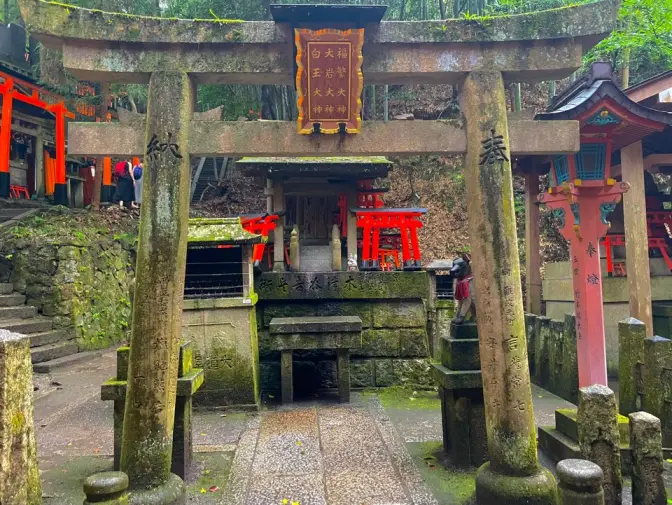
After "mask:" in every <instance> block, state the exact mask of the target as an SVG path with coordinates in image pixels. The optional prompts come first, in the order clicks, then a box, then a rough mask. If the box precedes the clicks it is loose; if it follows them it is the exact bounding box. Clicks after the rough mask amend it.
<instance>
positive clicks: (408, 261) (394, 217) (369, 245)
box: [350, 207, 427, 270]
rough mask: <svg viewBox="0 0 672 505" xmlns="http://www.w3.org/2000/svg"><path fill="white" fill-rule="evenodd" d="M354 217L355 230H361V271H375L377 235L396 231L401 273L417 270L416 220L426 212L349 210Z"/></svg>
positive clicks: (379, 209) (374, 209)
mask: <svg viewBox="0 0 672 505" xmlns="http://www.w3.org/2000/svg"><path fill="white" fill-rule="evenodd" d="M350 212H352V213H353V214H355V216H357V227H358V228H362V267H361V269H362V270H378V269H379V268H380V265H379V261H378V256H379V253H380V239H381V235H380V232H381V231H382V230H395V229H398V230H399V235H400V238H399V240H400V242H401V251H402V260H403V264H404V270H419V269H420V268H421V261H420V260H421V257H420V244H419V243H418V229H419V228H422V221H421V220H420V217H421V216H422V215H424V214H426V213H427V209H420V208H410V209H403V208H402V209H398V208H385V207H379V208H373V209H362V208H351V209H350Z"/></svg>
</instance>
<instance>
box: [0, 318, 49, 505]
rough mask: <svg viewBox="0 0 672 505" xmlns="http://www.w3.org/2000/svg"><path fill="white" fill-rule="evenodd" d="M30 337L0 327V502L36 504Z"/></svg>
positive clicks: (39, 500)
mask: <svg viewBox="0 0 672 505" xmlns="http://www.w3.org/2000/svg"><path fill="white" fill-rule="evenodd" d="M32 379H33V369H32V366H31V362H30V339H29V338H28V337H26V336H24V335H19V334H17V333H11V332H9V331H6V330H0V503H7V504H16V505H40V504H41V503H42V486H41V483H40V474H39V472H38V468H37V447H36V443H35V432H34V428H33V380H32Z"/></svg>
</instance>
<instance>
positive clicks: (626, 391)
mask: <svg viewBox="0 0 672 505" xmlns="http://www.w3.org/2000/svg"><path fill="white" fill-rule="evenodd" d="M644 340H646V325H645V324H644V323H643V322H641V321H640V320H638V319H635V318H634V317H629V318H627V319H625V320H624V321H621V322H619V323H618V347H619V357H618V379H619V383H618V408H619V411H620V413H621V414H623V415H624V416H627V415H628V414H630V413H631V412H637V411H638V410H640V409H641V408H642V397H641V393H642V365H643V363H644Z"/></svg>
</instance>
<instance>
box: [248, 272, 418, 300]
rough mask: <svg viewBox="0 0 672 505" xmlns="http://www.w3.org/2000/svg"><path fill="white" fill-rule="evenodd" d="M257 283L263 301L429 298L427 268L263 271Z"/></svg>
mask: <svg viewBox="0 0 672 505" xmlns="http://www.w3.org/2000/svg"><path fill="white" fill-rule="evenodd" d="M256 286H257V293H258V294H259V299H260V300H261V301H262V302H265V301H270V300H315V299H337V300H340V299H346V300H367V299H380V300H384V299H389V298H397V299H426V298H427V297H428V296H429V279H428V277H427V273H426V272H330V273H313V272H286V273H275V272H267V273H263V274H262V275H261V277H260V279H259V281H258V282H257V284H256ZM311 286H312V287H311Z"/></svg>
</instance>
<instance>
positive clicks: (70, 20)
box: [19, 0, 618, 44]
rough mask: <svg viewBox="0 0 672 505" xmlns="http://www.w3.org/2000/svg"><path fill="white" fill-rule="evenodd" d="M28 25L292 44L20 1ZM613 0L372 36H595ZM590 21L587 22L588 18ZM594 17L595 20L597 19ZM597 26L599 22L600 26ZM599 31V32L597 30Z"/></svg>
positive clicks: (207, 25) (141, 36) (221, 28)
mask: <svg viewBox="0 0 672 505" xmlns="http://www.w3.org/2000/svg"><path fill="white" fill-rule="evenodd" d="M19 6H20V8H21V14H22V16H23V19H24V20H26V23H27V24H28V29H29V30H30V31H33V32H36V33H44V34H47V35H52V36H56V37H63V38H75V39H89V40H91V39H102V40H109V41H119V42H144V43H170V42H172V43H187V44H204V43H230V42H234V41H235V42H243V43H244V42H258V43H263V44H281V43H289V42H291V40H288V38H289V36H288V35H287V34H286V33H285V32H284V31H283V30H281V29H280V27H276V26H275V24H274V23H272V22H265V23H264V22H242V21H238V20H221V19H217V18H213V19H211V20H194V21H190V20H181V19H170V18H164V19H160V18H152V17H143V16H132V15H128V14H120V13H107V12H102V11H98V10H89V9H81V8H78V7H74V6H69V5H65V4H58V3H47V2H42V1H40V0H20V2H19ZM617 11H618V4H617V3H616V2H613V1H603V2H595V3H589V4H587V5H582V6H576V5H570V6H568V7H562V8H557V9H550V10H546V11H541V12H535V13H531V14H522V15H509V16H484V17H471V18H468V19H464V18H460V19H448V20H445V21H424V22H413V23H408V22H384V23H381V25H380V27H378V29H376V30H375V31H374V32H373V33H372V34H371V35H369V38H370V41H371V42H372V43H379V44H385V43H393V42H406V43H422V42H430V43H431V42H441V41H450V42H500V41H501V42H503V41H519V40H528V39H558V38H571V37H582V36H594V35H596V34H602V33H608V32H609V31H611V30H612V29H613V28H614V27H615V21H616V14H617ZM589 19H590V20H591V22H588V21H587V20H589ZM593 22H594V23H593ZM596 27H598V28H597V29H596ZM598 30H599V31H598Z"/></svg>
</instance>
